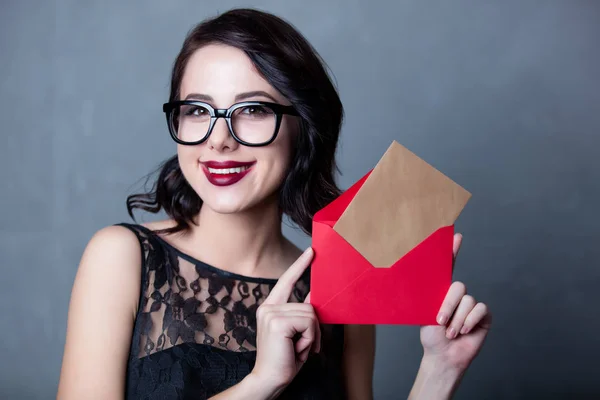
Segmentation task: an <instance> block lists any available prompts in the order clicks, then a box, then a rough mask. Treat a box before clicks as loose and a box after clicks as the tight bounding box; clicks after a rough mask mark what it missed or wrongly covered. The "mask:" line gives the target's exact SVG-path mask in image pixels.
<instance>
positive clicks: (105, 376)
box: [57, 226, 141, 400]
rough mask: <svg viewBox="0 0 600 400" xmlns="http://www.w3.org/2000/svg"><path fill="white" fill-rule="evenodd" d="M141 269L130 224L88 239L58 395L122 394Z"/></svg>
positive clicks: (100, 396) (71, 311) (72, 305)
mask: <svg viewBox="0 0 600 400" xmlns="http://www.w3.org/2000/svg"><path fill="white" fill-rule="evenodd" d="M140 268H141V251H140V245H139V242H138V240H137V238H136V237H135V234H134V233H133V232H131V231H129V230H128V229H126V228H123V227H119V226H110V227H107V228H104V229H102V230H100V231H99V232H97V233H96V234H95V235H94V237H93V238H92V239H91V240H90V242H89V243H88V245H87V247H86V249H85V252H84V254H83V257H82V259H81V262H80V265H79V269H78V271H77V275H76V277H75V282H74V284H73V290H72V293H71V301H70V305H69V316H68V323H67V336H66V343H65V350H64V355H63V363H62V369H61V374H60V381H59V385H58V394H57V399H59V400H70V399H97V400H104V399H106V400H108V399H110V400H115V399H116V400H118V399H123V398H124V395H125V374H126V367H127V356H128V352H129V346H130V343H131V335H132V331H133V322H134V318H135V314H136V310H137V306H138V299H139V291H140Z"/></svg>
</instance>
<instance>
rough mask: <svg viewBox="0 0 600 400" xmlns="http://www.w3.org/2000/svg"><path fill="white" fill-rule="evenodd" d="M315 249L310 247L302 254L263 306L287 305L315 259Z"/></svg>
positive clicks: (282, 276) (285, 273)
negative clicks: (303, 274)
mask: <svg viewBox="0 0 600 400" xmlns="http://www.w3.org/2000/svg"><path fill="white" fill-rule="evenodd" d="M313 254H314V252H313V249H312V248H311V247H309V248H308V249H306V250H305V251H304V253H302V255H301V256H300V257H298V259H297V260H296V261H295V262H294V263H293V264H292V265H291V266H290V267H289V268H288V269H287V271H285V272H284V273H283V275H281V277H280V278H279V280H278V281H277V284H276V285H275V286H274V287H273V289H272V290H271V293H269V296H267V298H266V299H265V301H264V302H263V304H281V303H287V301H288V300H289V298H290V296H291V294H292V290H294V285H295V284H296V282H297V281H298V279H300V277H301V276H302V273H303V272H304V271H305V270H306V268H307V267H308V266H309V264H310V261H311V260H312V258H313Z"/></svg>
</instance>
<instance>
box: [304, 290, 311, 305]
mask: <svg viewBox="0 0 600 400" xmlns="http://www.w3.org/2000/svg"><path fill="white" fill-rule="evenodd" d="M304 304H310V292H308V294H307V295H306V298H305V299H304Z"/></svg>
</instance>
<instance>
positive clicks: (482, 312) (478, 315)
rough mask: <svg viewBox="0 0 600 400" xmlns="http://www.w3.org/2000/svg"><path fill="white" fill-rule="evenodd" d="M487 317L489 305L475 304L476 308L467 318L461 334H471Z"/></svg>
mask: <svg viewBox="0 0 600 400" xmlns="http://www.w3.org/2000/svg"><path fill="white" fill-rule="evenodd" d="M486 315H488V307H487V305H485V304H484V303H477V304H475V307H473V309H472V310H471V312H470V313H469V315H467V318H465V323H464V324H463V327H462V329H461V330H460V333H461V334H462V335H466V334H467V333H469V332H471V330H473V328H474V327H475V326H477V324H479V323H480V322H482V321H483V319H484V318H485V316H486Z"/></svg>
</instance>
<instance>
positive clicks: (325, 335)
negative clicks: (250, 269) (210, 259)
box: [119, 224, 344, 399]
mask: <svg viewBox="0 0 600 400" xmlns="http://www.w3.org/2000/svg"><path fill="white" fill-rule="evenodd" d="M119 225H121V226H124V227H126V228H128V229H130V230H132V231H133V232H134V233H135V234H136V236H137V237H138V239H139V242H140V245H141V252H142V261H143V264H142V271H141V283H142V285H141V291H140V301H139V309H138V312H137V316H136V321H135V326H134V332H133V337H132V342H131V351H130V357H129V364H128V368H127V398H128V399H130V398H135V399H186V398H193V399H206V398H209V397H211V396H213V395H215V394H217V393H220V392H222V391H224V390H226V389H227V388H229V387H230V386H233V385H235V384H236V383H238V382H239V381H241V380H242V379H243V378H244V377H245V376H246V375H247V374H248V373H250V371H251V370H252V368H253V367H254V363H255V360H256V310H257V309H258V307H259V306H260V304H262V302H263V301H264V300H265V298H266V297H267V296H268V295H269V293H270V291H271V290H272V289H273V287H274V286H275V284H276V282H277V281H276V280H275V279H261V278H250V277H245V276H241V275H236V274H233V273H230V272H227V271H224V270H221V269H218V268H214V267H212V266H210V265H208V264H205V263H202V262H201V261H198V260H195V259H194V258H192V257H190V256H188V255H187V254H185V253H183V252H181V251H179V250H177V249H176V248H174V247H173V246H171V245H170V244H169V243H168V242H166V241H165V240H164V239H162V238H160V237H159V236H158V235H156V234H155V233H153V232H152V231H150V230H149V229H147V228H145V227H143V226H141V225H132V224H119ZM309 278H310V270H307V271H306V272H305V274H304V275H303V276H302V277H301V279H300V280H299V281H298V282H297V284H296V286H295V288H294V290H293V293H292V295H291V296H290V299H289V301H290V302H301V301H304V299H305V297H306V295H307V294H308V292H309V290H310V280H309ZM321 340H322V346H321V352H320V353H319V354H311V355H310V356H309V359H308V360H307V362H306V363H305V365H304V366H303V368H302V369H301V371H300V373H299V374H298V375H297V376H296V378H295V379H294V382H292V384H291V385H290V386H289V387H288V388H287V389H286V391H284V393H282V395H281V396H280V398H282V399H296V398H297V399H338V398H344V397H343V386H342V376H341V355H342V349H343V326H341V325H337V326H336V325H322V326H321Z"/></svg>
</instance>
